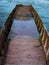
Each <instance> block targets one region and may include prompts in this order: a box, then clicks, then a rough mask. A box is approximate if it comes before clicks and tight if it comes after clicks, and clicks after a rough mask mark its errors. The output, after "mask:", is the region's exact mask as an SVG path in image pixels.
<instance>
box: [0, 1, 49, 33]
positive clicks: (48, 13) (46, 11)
mask: <svg viewBox="0 0 49 65" xmlns="http://www.w3.org/2000/svg"><path fill="white" fill-rule="evenodd" d="M17 4H24V5H30V4H31V5H32V6H33V7H34V8H35V10H36V11H37V12H38V14H39V15H40V17H41V19H42V21H43V23H44V26H45V28H46V30H47V32H48V33H49V0H23V1H22V0H19V1H18V0H0V30H1V29H2V27H3V26H4V23H5V21H6V19H7V18H8V16H9V14H10V13H11V12H12V10H13V9H14V7H15V6H16V5H17Z"/></svg>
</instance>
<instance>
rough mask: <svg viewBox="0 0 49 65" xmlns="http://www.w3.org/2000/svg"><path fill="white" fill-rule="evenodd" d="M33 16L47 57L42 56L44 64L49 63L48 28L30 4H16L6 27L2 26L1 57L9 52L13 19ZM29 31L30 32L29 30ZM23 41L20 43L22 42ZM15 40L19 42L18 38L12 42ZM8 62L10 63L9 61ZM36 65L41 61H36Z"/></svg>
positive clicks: (0, 38)
mask: <svg viewBox="0 0 49 65" xmlns="http://www.w3.org/2000/svg"><path fill="white" fill-rule="evenodd" d="M31 18H33V19H34V21H35V24H36V27H37V30H38V32H39V39H38V40H39V43H40V44H39V47H40V46H42V50H43V53H44V57H45V58H44V59H43V58H42V61H44V63H45V64H44V65H47V64H49V36H48V33H47V31H46V29H45V28H44V26H43V23H42V20H41V19H40V16H39V15H38V13H37V12H36V11H35V9H34V8H33V7H32V6H31V5H29V6H24V5H16V7H15V8H14V10H13V11H12V12H11V13H10V15H9V17H8V19H7V20H6V22H5V24H4V28H2V30H1V32H0V58H1V57H2V59H3V57H4V58H5V56H6V55H8V53H7V52H8V46H9V45H10V42H9V40H10V38H8V36H9V33H10V31H11V26H12V24H13V20H14V19H16V20H30V19H31ZM16 30H17V29H15V31H16ZM27 33H29V32H27ZM11 34H12V33H11ZM15 34H16V33H15ZM16 35H17V34H16ZM26 39H27V38H26ZM20 40H21V41H23V40H24V39H20ZM20 40H19V41H20ZM27 40H28V39H27ZM21 41H20V42H19V43H22V42H21ZM28 41H29V40H28ZM30 41H32V40H30ZM35 41H36V40H35ZM35 41H33V42H35ZM13 42H15V43H16V42H18V40H17V39H16V40H15V41H12V42H11V43H13ZM26 42H27V41H26ZM33 42H32V43H33ZM36 42H37V41H36ZM36 42H35V43H36ZM30 43H31V42H30ZM37 45H38V44H37ZM37 47H38V46H37ZM13 48H14V47H13ZM21 50H22V49H21ZM30 51H31V50H30ZM37 51H38V50H37ZM32 52H33V51H32ZM6 53H7V54H6ZM35 56H36V54H35ZM38 58H41V56H40V57H38ZM33 60H34V59H33ZM4 62H5V61H4ZM31 62H32V61H31ZM36 62H39V60H38V61H36ZM36 62H35V63H36ZM1 63H2V61H1ZM7 63H8V61H7ZM7 63H5V65H7ZM41 63H43V62H41ZM3 64H4V63H3ZM11 64H12V63H11ZM11 64H10V63H9V65H11ZM20 64H21V63H20ZM24 64H25V63H24ZM13 65H14V64H13ZM16 65H17V64H16ZM35 65H40V63H39V64H38V63H36V64H35Z"/></svg>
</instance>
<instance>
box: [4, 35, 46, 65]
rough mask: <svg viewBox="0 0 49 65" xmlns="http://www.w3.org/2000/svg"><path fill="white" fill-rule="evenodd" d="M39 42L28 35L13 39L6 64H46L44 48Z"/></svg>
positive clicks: (10, 42)
mask: <svg viewBox="0 0 49 65" xmlns="http://www.w3.org/2000/svg"><path fill="white" fill-rule="evenodd" d="M39 44H40V43H39V41H38V39H33V38H31V37H27V36H26V37H25V36H20V37H19V36H18V37H15V38H13V39H11V40H10V41H9V48H8V53H7V59H6V63H5V65H46V62H45V57H44V53H43V49H42V46H39ZM38 46H39V47H38Z"/></svg>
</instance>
